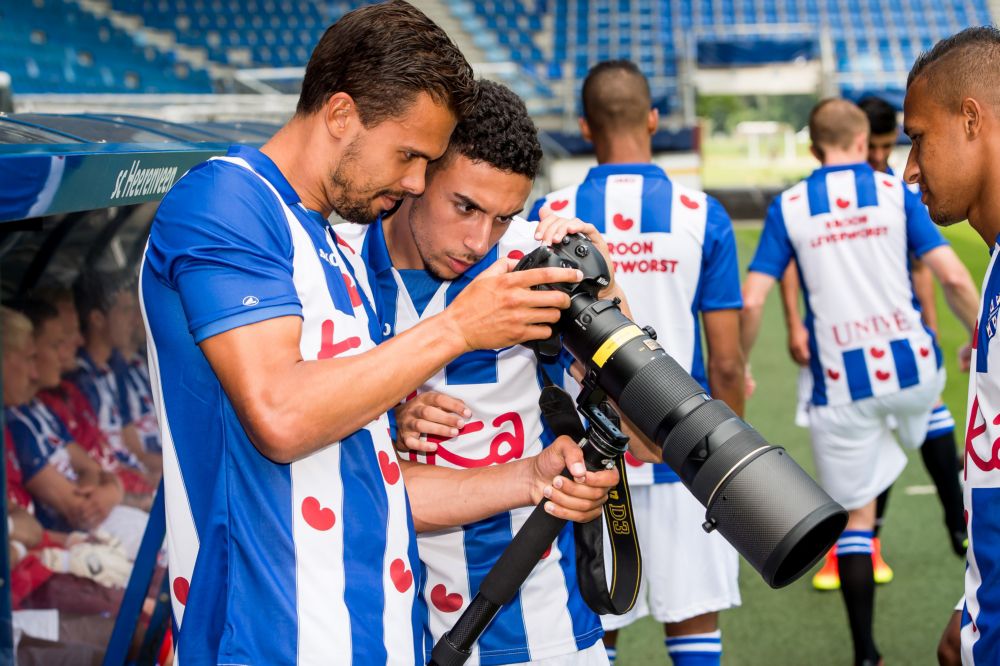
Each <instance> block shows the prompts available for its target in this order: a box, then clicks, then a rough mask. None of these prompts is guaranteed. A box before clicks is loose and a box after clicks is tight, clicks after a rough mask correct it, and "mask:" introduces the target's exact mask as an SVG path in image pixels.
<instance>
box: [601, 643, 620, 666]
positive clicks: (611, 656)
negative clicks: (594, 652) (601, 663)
mask: <svg viewBox="0 0 1000 666" xmlns="http://www.w3.org/2000/svg"><path fill="white" fill-rule="evenodd" d="M604 649H605V650H606V651H607V653H608V661H609V662H611V663H612V664H613V663H615V659H617V658H618V648H613V647H608V646H607V645H605V646H604Z"/></svg>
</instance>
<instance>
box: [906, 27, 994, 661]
mask: <svg viewBox="0 0 1000 666" xmlns="http://www.w3.org/2000/svg"><path fill="white" fill-rule="evenodd" d="M998 85H1000V31H998V30H997V28H996V27H993V26H983V27H976V28H969V29H967V30H963V31H962V32H960V33H958V34H956V35H954V36H952V37H949V38H947V39H944V40H942V41H940V42H938V43H937V44H936V45H935V46H934V48H932V49H931V50H930V51H928V52H926V53H924V54H922V55H921V56H920V57H919V58H918V59H917V61H916V62H915V63H914V65H913V68H912V69H911V70H910V76H909V79H908V80H907V84H906V101H905V103H904V105H903V110H904V116H903V129H904V131H905V132H906V134H907V135H908V136H909V137H910V139H911V140H912V141H913V148H912V149H911V151H910V157H909V159H908V160H907V163H906V170H905V171H904V176H905V178H906V181H907V182H908V183H911V184H917V185H919V186H920V191H921V193H922V199H923V202H924V203H925V204H927V208H928V209H929V210H930V215H931V218H932V219H933V220H934V222H935V223H937V224H939V225H942V226H946V225H950V224H954V223H956V222H960V221H962V220H966V219H967V220H968V221H969V225H970V226H971V227H972V228H973V229H975V230H976V231H977V232H978V233H979V235H980V236H981V237H982V239H983V241H984V242H985V243H986V245H987V246H988V247H990V248H992V254H993V256H992V258H991V260H990V264H989V267H988V268H987V270H986V277H985V278H984V280H983V288H982V300H981V303H980V306H979V312H978V318H977V322H978V324H977V326H976V328H975V335H974V337H973V340H972V359H971V374H970V376H969V408H968V409H969V411H968V417H967V419H966V424H967V431H966V435H965V453H964V457H965V491H964V494H965V512H966V516H967V519H968V522H967V528H968V531H969V550H968V553H967V555H966V558H967V562H968V566H967V567H966V572H965V611H964V612H963V613H962V616H961V619H960V621H958V622H951V623H949V628H951V629H952V630H954V628H955V627H958V626H960V627H961V629H960V632H961V650H962V663H964V664H967V665H970V666H971V665H973V664H996V663H998V662H1000V622H998V618H1000V541H998V535H1000V530H998V527H997V526H998V524H1000V460H998V457H997V456H998V453H997V448H996V444H995V443H996V442H997V440H998V439H1000V373H998V371H997V368H996V364H997V363H998V362H1000V361H998V359H997V353H998V349H1000V344H998V343H997V342H996V337H995V335H994V334H995V333H996V329H997V316H998V312H1000V268H998V267H997V256H998V254H1000V253H998V252H997V251H996V249H997V247H998V242H1000V161H998V159H997V157H998V156H1000V125H998V124H1000V108H998V99H997V92H996V91H997V90H998ZM951 643H952V641H951V640H949V632H948V631H947V630H946V632H945V636H944V637H943V639H942V648H945V649H943V650H942V652H941V654H942V656H943V657H947V656H948V655H949V654H950V653H949V652H948V650H947V649H946V648H947V646H948V645H950V644H951Z"/></svg>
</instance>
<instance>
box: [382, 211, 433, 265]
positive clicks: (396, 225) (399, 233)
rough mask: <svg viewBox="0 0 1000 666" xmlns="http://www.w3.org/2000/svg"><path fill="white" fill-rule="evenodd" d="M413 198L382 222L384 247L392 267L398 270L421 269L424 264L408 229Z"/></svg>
mask: <svg viewBox="0 0 1000 666" xmlns="http://www.w3.org/2000/svg"><path fill="white" fill-rule="evenodd" d="M413 202H414V199H413V198H409V197H408V198H406V199H404V200H403V203H402V205H401V206H400V207H399V210H397V211H396V212H395V213H393V214H392V215H391V216H390V217H387V218H385V219H383V220H382V232H383V235H384V236H385V246H386V249H387V250H388V251H389V259H390V260H391V261H392V265H393V266H394V267H395V268H397V269H400V270H406V269H410V268H423V267H424V262H423V260H422V259H421V258H420V252H419V251H418V250H417V243H416V241H414V240H413V231H412V230H411V229H410V215H411V214H412V212H413Z"/></svg>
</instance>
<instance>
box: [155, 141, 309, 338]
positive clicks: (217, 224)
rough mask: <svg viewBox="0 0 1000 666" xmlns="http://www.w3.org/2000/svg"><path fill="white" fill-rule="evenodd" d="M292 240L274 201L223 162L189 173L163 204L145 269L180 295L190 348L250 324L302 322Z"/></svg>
mask: <svg viewBox="0 0 1000 666" xmlns="http://www.w3.org/2000/svg"><path fill="white" fill-rule="evenodd" d="M291 260H292V241H291V232H290V231H289V228H288V223H287V220H286V217H285V211H284V209H283V208H282V206H281V204H280V203H279V202H278V200H277V197H276V195H275V194H274V193H273V192H271V191H270V190H269V189H268V188H267V185H266V184H265V183H264V182H263V181H261V180H260V179H259V178H258V177H257V176H256V175H254V174H253V173H251V172H250V171H248V170H246V169H243V168H242V167H239V166H237V165H234V164H228V163H226V162H218V161H216V162H209V163H206V164H202V165H200V166H199V167H196V169H195V170H193V171H191V172H190V173H189V174H188V175H187V176H185V177H184V178H183V179H182V180H181V181H180V183H178V184H177V185H176V186H175V187H174V188H173V189H172V190H171V191H170V192H169V193H168V194H167V196H166V198H164V200H163V203H162V204H161V205H160V208H159V210H158V211H157V213H156V217H155V219H154V221H153V228H152V230H151V232H150V237H149V246H148V249H147V251H146V261H147V266H148V268H149V269H150V270H151V272H152V273H153V275H154V276H155V277H156V278H157V279H159V280H160V281H161V282H163V283H164V284H166V285H167V286H169V287H171V288H172V289H175V290H176V291H177V292H178V294H179V295H180V300H181V304H182V306H183V308H184V313H185V315H186V316H187V320H188V329H189V331H190V332H191V335H192V336H193V337H194V340H195V342H196V343H199V342H201V341H202V340H204V339H206V338H209V337H212V336H213V335H217V334H219V333H223V332H225V331H228V330H231V329H233V328H238V327H240V326H246V325H248V324H253V323H256V322H260V321H264V320H266V319H272V318H275V317H282V316H287V315H295V316H300V317H301V316H302V304H301V302H300V301H299V298H298V294H297V293H296V291H295V286H294V284H293V282H292V261H291Z"/></svg>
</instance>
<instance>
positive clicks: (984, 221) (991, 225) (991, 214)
mask: <svg viewBox="0 0 1000 666" xmlns="http://www.w3.org/2000/svg"><path fill="white" fill-rule="evenodd" d="M983 180H984V182H986V183H989V182H991V181H992V180H993V179H985V178H984V179H983ZM980 192H981V194H980V198H979V200H978V201H976V202H975V203H973V205H972V206H971V207H970V208H969V226H971V227H972V228H973V229H975V230H976V232H977V233H978V234H979V235H980V236H981V237H982V239H983V242H985V243H986V245H987V246H988V247H993V245H994V244H995V243H996V242H997V236H998V235H1000V184H998V186H997V187H983V188H981V189H980Z"/></svg>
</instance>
